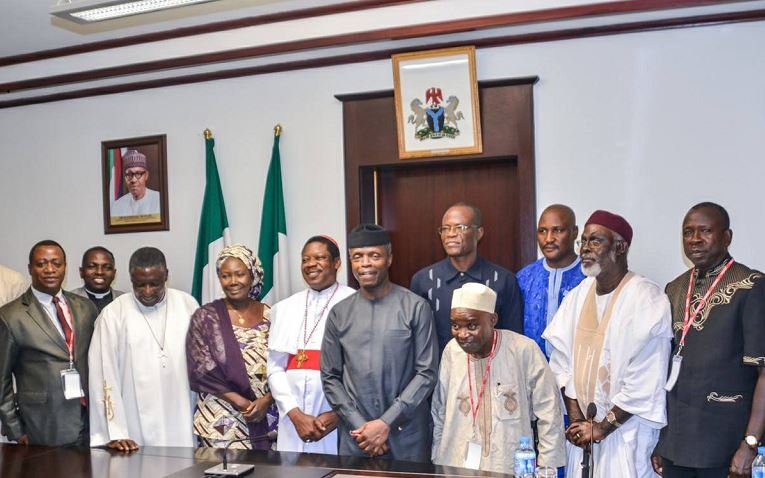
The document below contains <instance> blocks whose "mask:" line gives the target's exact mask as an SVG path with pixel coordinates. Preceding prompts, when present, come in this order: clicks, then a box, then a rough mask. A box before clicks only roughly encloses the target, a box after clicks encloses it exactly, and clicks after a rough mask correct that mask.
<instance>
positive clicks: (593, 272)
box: [580, 250, 616, 277]
mask: <svg viewBox="0 0 765 478" xmlns="http://www.w3.org/2000/svg"><path fill="white" fill-rule="evenodd" d="M608 260H609V261H611V263H612V264H616V252H615V251H613V250H612V251H609V252H608ZM580 268H581V269H582V274H584V275H586V276H587V277H598V276H599V275H600V273H601V272H603V268H602V267H601V266H600V262H596V263H594V264H593V265H591V266H589V267H585V266H584V264H582V265H581V266H580Z"/></svg>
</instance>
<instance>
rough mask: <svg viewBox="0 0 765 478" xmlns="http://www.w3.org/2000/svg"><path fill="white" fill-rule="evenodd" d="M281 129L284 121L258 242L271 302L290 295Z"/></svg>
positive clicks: (264, 294)
mask: <svg viewBox="0 0 765 478" xmlns="http://www.w3.org/2000/svg"><path fill="white" fill-rule="evenodd" d="M281 130H282V127H281V126H280V125H276V127H275V128H274V147H273V150H272V151H271V164H269V165H268V177H267V178H266V193H265V195H264V197H263V215H262V216H261V218H260V241H259V242H258V257H259V258H260V260H261V261H262V262H263V272H264V277H263V289H262V290H261V292H260V298H261V300H262V301H263V302H265V303H266V304H268V305H274V304H276V303H277V302H279V301H280V300H282V299H286V298H287V297H289V295H290V274H289V271H290V268H289V261H288V257H289V256H288V253H287V220H286V217H285V213H284V191H283V189H282V165H281V159H280V157H279V138H280V137H281Z"/></svg>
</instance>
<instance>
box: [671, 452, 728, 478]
mask: <svg viewBox="0 0 765 478" xmlns="http://www.w3.org/2000/svg"><path fill="white" fill-rule="evenodd" d="M661 466H662V469H663V472H662V475H661V476H662V478H727V477H728V465H725V466H718V467H716V468H689V467H687V466H677V465H675V464H674V463H672V460H668V459H666V458H664V457H662V459H661Z"/></svg>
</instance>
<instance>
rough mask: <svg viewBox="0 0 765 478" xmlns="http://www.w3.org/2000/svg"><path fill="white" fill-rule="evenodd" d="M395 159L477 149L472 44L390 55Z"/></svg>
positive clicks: (478, 119) (478, 120)
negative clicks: (395, 134)
mask: <svg viewBox="0 0 765 478" xmlns="http://www.w3.org/2000/svg"><path fill="white" fill-rule="evenodd" d="M391 59H392V61H393V82H394V87H395V88H394V96H395V103H396V124H397V130H398V156H399V158H400V159H409V158H423V157H430V156H450V155H466V154H480V153H481V152H482V151H483V147H482V143H481V114H480V108H479V105H478V83H477V79H476V66H475V47H473V46H465V47H457V48H444V49H440V50H429V51H420V52H412V53H401V54H397V55H393V56H392V57H391Z"/></svg>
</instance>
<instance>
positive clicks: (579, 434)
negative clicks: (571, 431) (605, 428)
mask: <svg viewBox="0 0 765 478" xmlns="http://www.w3.org/2000/svg"><path fill="white" fill-rule="evenodd" d="M581 436H582V434H581V433H577V434H576V435H574V438H577V439H578V438H579V437H581Z"/></svg>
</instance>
